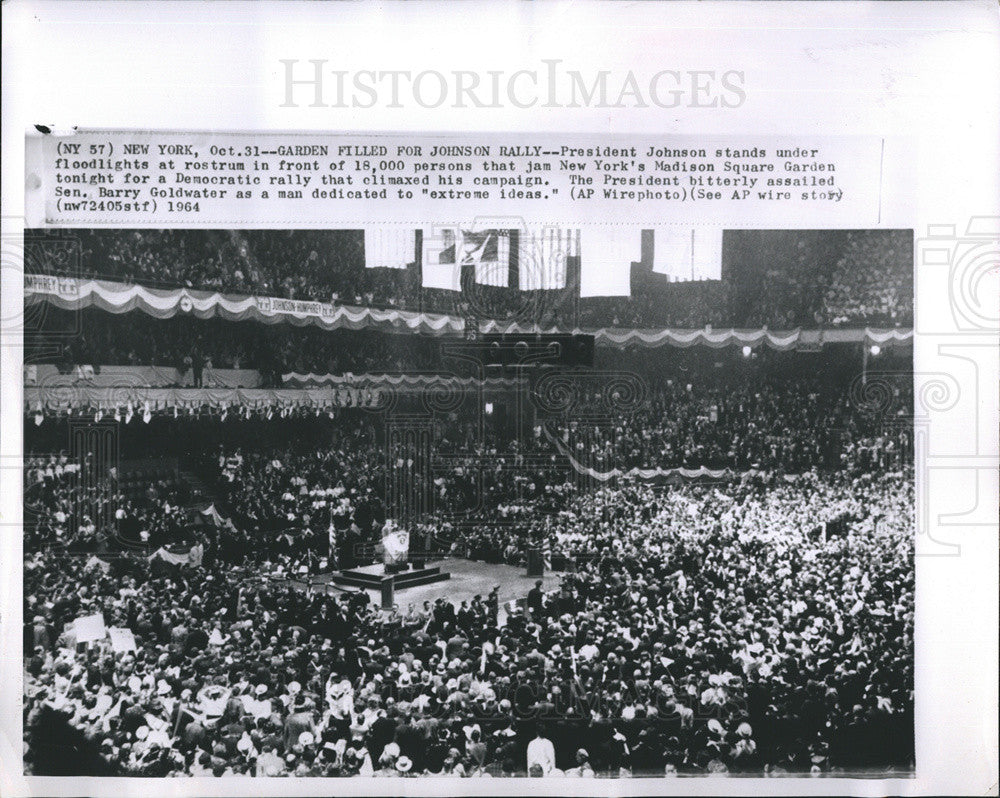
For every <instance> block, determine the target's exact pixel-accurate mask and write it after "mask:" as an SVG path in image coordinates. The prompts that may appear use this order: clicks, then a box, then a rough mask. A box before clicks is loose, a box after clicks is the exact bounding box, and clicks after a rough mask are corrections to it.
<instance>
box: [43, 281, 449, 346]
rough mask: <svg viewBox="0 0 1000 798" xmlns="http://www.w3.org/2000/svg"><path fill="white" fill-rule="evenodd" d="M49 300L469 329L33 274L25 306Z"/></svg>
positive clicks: (111, 308)
mask: <svg viewBox="0 0 1000 798" xmlns="http://www.w3.org/2000/svg"><path fill="white" fill-rule="evenodd" d="M39 302H49V303H51V304H53V305H55V306H57V307H59V308H62V309H63V310H77V309H80V308H88V307H97V308H100V309H101V310H106V311H108V312H110V313H128V312H130V311H133V310H141V311H143V312H144V313H147V314H148V315H150V316H155V317H156V318H159V319H169V318H172V317H173V316H176V315H177V314H178V313H186V314H190V315H192V316H196V317H197V318H199V319H208V318H212V317H213V316H220V317H222V318H224V319H227V320H229V321H246V320H253V321H262V322H266V323H268V324H275V323H279V322H282V321H288V322H290V323H292V324H297V325H300V326H301V325H304V324H315V325H317V326H319V327H323V328H325V329H328V330H334V329H339V328H343V327H346V328H348V329H351V330H359V329H365V328H371V327H374V328H378V329H384V330H387V331H405V332H417V333H431V334H433V335H449V334H451V335H455V334H459V333H461V331H462V329H463V328H464V326H465V325H464V323H463V321H462V319H460V318H456V317H451V316H446V315H444V314H439V313H416V312H413V311H407V310H379V309H375V308H360V307H351V306H347V305H332V304H330V303H328V302H309V301H304V300H297V299H279V298H277V297H251V296H233V295H229V294H220V293H215V292H211V291H198V290H194V289H189V288H172V289H159V288H147V287H146V286H142V285H126V284H124V283H115V282H109V281H105V280H74V279H60V278H55V277H47V276H36V275H27V276H25V285H24V303H25V306H31V305H34V304H37V303H39Z"/></svg>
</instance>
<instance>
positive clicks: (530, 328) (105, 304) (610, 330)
mask: <svg viewBox="0 0 1000 798" xmlns="http://www.w3.org/2000/svg"><path fill="white" fill-rule="evenodd" d="M564 232H565V233H567V234H578V233H579V231H564ZM569 238H573V239H574V240H575V239H576V238H578V235H575V236H572V235H571V236H569ZM453 243H454V239H453ZM550 243H551V242H550ZM564 243H565V242H564ZM425 245H426V239H425ZM559 246H563V245H559ZM566 246H569V247H570V249H571V250H572V251H574V252H578V251H579V245H578V243H575V244H572V245H566ZM553 247H556V245H555V244H553ZM559 251H566V250H565V249H563V250H559ZM552 252H553V248H552V247H550V248H549V253H550V255H551V254H552ZM563 260H565V258H563ZM425 265H426V261H425ZM446 269H447V272H448V274H449V275H452V276H454V279H455V281H456V284H457V281H458V277H457V272H456V271H455V270H456V267H455V266H454V265H448V266H447V267H446ZM563 273H564V277H565V268H564V267H563ZM521 275H522V279H523V278H524V270H523V268H522V270H521ZM425 285H426V283H425ZM445 287H448V286H445ZM44 302H48V303H51V304H53V305H55V306H57V307H59V308H62V309H64V310H78V309H81V308H88V307H97V308H100V309H102V310H106V311H108V312H111V313H128V312H130V311H133V310H141V311H143V312H144V313H147V314H148V315H150V316H155V317H157V318H171V317H173V316H175V315H177V314H178V313H188V314H190V315H192V316H195V317H197V318H202V319H206V318H211V317H213V316H220V317H221V318H224V319H228V320H230V321H243V320H246V319H252V320H255V321H262V322H265V323H268V324H277V323H282V322H289V323H292V324H297V325H304V324H315V325H318V326H320V327H323V328H325V329H331V330H332V329H338V328H348V329H353V330H356V329H364V328H375V329H381V330H386V331H389V332H413V333H423V334H431V335H438V336H444V335H451V336H456V335H460V334H462V333H463V331H464V329H465V320H464V319H462V318H459V317H456V316H449V315H446V314H440V313H417V312H414V311H405V310H378V309H373V308H360V307H349V306H344V305H331V304H329V303H324V302H306V301H301V300H292V299H278V298H274V297H248V296H233V295H229V294H219V293H213V292H210V291H197V290H193V289H187V288H173V289H157V288H147V287H145V286H140V285H126V284H124V283H116V282H109V281H104V280H86V281H81V280H75V279H63V278H57V277H50V276H44V275H26V276H25V285H24V303H25V306H27V307H30V306H32V305H35V304H38V303H44ZM480 332H481V333H557V332H561V333H573V334H577V335H579V334H585V335H593V336H594V342H595V344H596V345H598V346H612V347H618V348H621V347H625V346H629V345H639V346H650V347H652V346H665V345H670V346H682V347H685V346H693V345H696V344H704V345H708V346H713V347H721V346H727V345H738V346H744V345H748V344H749V345H753V344H756V343H760V342H763V343H764V344H766V345H767V346H770V347H772V348H774V349H790V348H793V347H795V346H797V345H800V344H805V345H810V346H817V345H818V346H821V345H823V344H824V343H852V342H871V343H877V344H892V343H906V342H909V341H911V340H912V338H913V330H912V329H910V328H907V329H875V328H864V329H859V328H845V329H840V328H835V329H825V330H785V331H779V330H775V331H771V330H763V329H758V330H734V329H723V330H715V329H709V328H705V329H699V330H690V329H645V330H643V329H626V328H616V327H601V328H591V327H587V328H579V327H577V328H575V329H572V330H570V329H566V328H565V327H561V328H560V327H551V328H544V329H543V328H541V327H540V326H539V325H537V324H519V323H517V322H498V321H494V320H487V321H483V322H481V323H480Z"/></svg>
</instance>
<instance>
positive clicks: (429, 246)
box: [421, 227, 462, 291]
mask: <svg viewBox="0 0 1000 798" xmlns="http://www.w3.org/2000/svg"><path fill="white" fill-rule="evenodd" d="M460 236H461V230H459V229H458V228H457V227H436V228H434V229H431V230H424V246H423V250H424V251H423V258H422V262H423V268H422V269H421V272H422V273H421V284H422V285H423V287H424V288H443V289H445V290H446V291H461V290H462V284H461V276H462V269H461V259H459V258H457V254H458V248H459V246H460V242H459V238H460Z"/></svg>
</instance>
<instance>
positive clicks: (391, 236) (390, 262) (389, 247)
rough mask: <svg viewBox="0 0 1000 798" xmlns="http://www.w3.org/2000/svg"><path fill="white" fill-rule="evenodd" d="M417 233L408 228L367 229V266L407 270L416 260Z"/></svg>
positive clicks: (370, 267)
mask: <svg viewBox="0 0 1000 798" xmlns="http://www.w3.org/2000/svg"><path fill="white" fill-rule="evenodd" d="M416 253H417V241H416V232H415V231H414V230H412V229H410V228H406V227H366V228H365V266H366V267H368V268H369V269H405V268H406V267H407V266H409V265H410V264H411V263H413V262H414V261H415V260H416Z"/></svg>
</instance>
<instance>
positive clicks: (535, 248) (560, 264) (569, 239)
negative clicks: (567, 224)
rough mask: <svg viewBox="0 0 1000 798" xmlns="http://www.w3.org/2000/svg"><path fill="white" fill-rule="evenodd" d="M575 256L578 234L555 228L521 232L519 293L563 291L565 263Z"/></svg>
mask: <svg viewBox="0 0 1000 798" xmlns="http://www.w3.org/2000/svg"><path fill="white" fill-rule="evenodd" d="M579 255H580V231H579V230H576V229H561V228H558V227H543V228H536V229H533V230H521V231H520V240H519V246H518V272H519V287H520V289H521V290H522V291H535V290H538V289H553V288H563V287H565V285H566V272H567V264H566V260H567V258H574V257H577V256H579Z"/></svg>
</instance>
